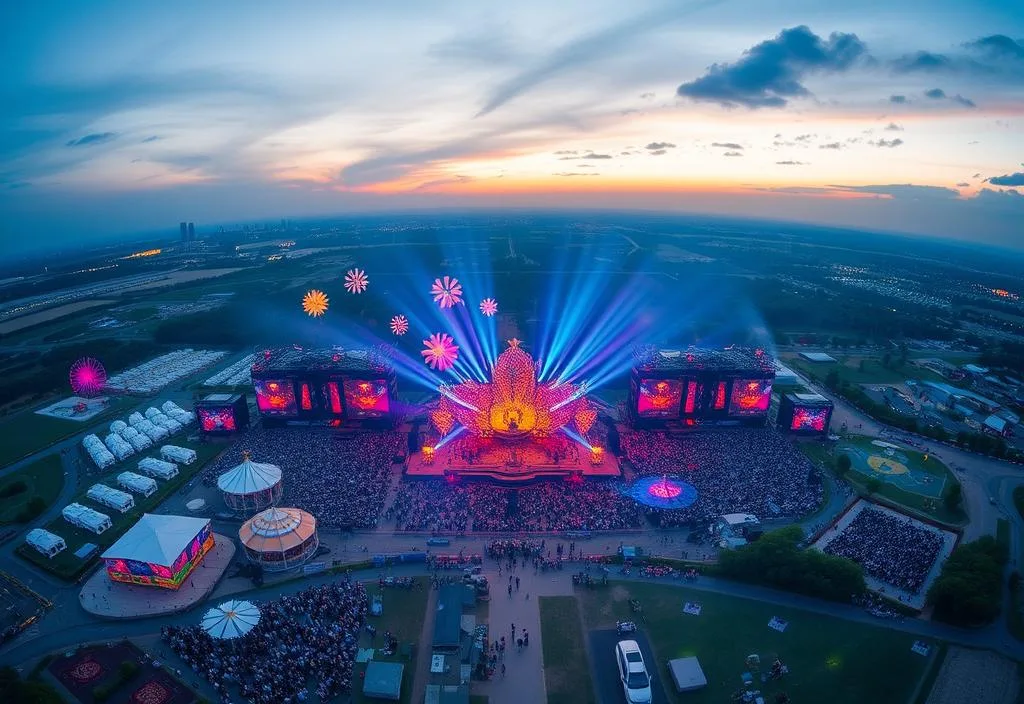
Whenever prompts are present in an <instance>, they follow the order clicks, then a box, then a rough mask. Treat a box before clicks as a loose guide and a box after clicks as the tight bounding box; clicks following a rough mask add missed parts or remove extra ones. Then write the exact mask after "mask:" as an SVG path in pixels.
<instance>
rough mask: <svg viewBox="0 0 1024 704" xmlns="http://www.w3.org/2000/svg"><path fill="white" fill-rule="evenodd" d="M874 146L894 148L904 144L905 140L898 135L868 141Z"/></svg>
mask: <svg viewBox="0 0 1024 704" xmlns="http://www.w3.org/2000/svg"><path fill="white" fill-rule="evenodd" d="M868 144H870V145H871V146H873V147H883V148H886V149H893V148H894V147H899V146H902V145H903V140H902V139H900V138H899V137H897V138H896V139H876V140H874V141H872V142H868Z"/></svg>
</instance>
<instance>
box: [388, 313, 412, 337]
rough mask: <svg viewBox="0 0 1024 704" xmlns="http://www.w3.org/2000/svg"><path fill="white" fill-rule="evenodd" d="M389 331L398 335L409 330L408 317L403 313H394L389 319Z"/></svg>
mask: <svg viewBox="0 0 1024 704" xmlns="http://www.w3.org/2000/svg"><path fill="white" fill-rule="evenodd" d="M391 332H393V333H395V334H396V335H398V336H402V335H404V334H405V333H407V332H409V319H408V318H406V317H405V316H404V315H396V316H395V317H394V318H392V319H391Z"/></svg>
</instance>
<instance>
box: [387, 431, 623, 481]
mask: <svg viewBox="0 0 1024 704" xmlns="http://www.w3.org/2000/svg"><path fill="white" fill-rule="evenodd" d="M467 440H471V442H467V443H459V442H458V441H453V442H452V443H450V444H449V445H446V446H444V447H442V448H440V449H438V450H435V451H434V457H433V460H426V459H425V458H424V455H423V453H422V452H417V453H416V454H414V455H412V456H410V457H409V463H408V465H407V466H406V470H405V474H406V476H407V477H410V478H416V477H435V478H436V477H457V478H466V479H489V480H492V481H498V482H507V483H510V484H512V483H520V482H530V481H533V480H535V479H552V478H559V477H572V476H578V477H594V478H599V477H606V478H616V477H619V476H620V475H621V473H622V471H621V469H620V468H619V461H618V459H616V458H615V456H614V455H611V454H610V453H607V452H602V453H600V461H598V462H596V463H595V458H593V457H592V455H593V453H592V452H591V451H590V450H588V449H587V448H586V447H584V446H582V445H580V444H578V443H575V442H571V441H567V442H566V445H567V448H566V449H565V454H561V452H562V451H563V450H562V449H561V448H560V449H559V451H558V452H559V456H558V461H557V462H556V461H555V459H554V453H553V452H552V449H551V448H550V447H549V446H548V445H547V444H546V443H545V441H543V440H533V439H524V440H519V441H514V442H511V441H507V440H503V439H501V438H468V439H467ZM466 445H471V449H470V448H467V447H466Z"/></svg>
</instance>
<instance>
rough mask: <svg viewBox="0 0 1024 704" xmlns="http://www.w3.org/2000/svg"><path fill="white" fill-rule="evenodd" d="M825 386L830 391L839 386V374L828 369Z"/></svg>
mask: <svg viewBox="0 0 1024 704" xmlns="http://www.w3.org/2000/svg"><path fill="white" fill-rule="evenodd" d="M825 386H827V387H828V388H830V389H835V388H836V387H838V386H839V372H838V371H836V370H835V369H830V370H829V372H828V374H826V375H825Z"/></svg>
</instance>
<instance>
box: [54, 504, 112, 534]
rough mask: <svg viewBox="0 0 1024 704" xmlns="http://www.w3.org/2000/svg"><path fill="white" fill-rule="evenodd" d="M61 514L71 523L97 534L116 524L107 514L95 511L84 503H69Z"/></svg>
mask: <svg viewBox="0 0 1024 704" xmlns="http://www.w3.org/2000/svg"><path fill="white" fill-rule="evenodd" d="M61 515H62V516H64V520H65V521H67V522H68V523H70V524H71V525H73V526H77V527H78V528H83V529H85V530H88V531H92V532H93V533H95V534H96V535H99V534H100V533H103V532H104V531H106V530H108V529H109V528H112V527H113V525H114V524H113V523H111V521H110V516H108V515H107V514H105V513H100V512H99V511H93V510H92V509H91V508H89V507H88V506H83V505H82V504H68V505H67V506H65V507H64V509H63V510H62V511H61Z"/></svg>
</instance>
